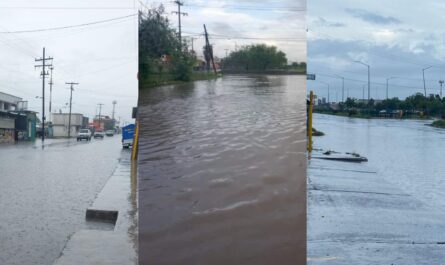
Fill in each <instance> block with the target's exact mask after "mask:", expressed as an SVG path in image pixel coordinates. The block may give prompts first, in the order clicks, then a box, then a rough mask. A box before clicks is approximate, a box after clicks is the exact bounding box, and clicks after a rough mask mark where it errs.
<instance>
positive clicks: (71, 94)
mask: <svg viewBox="0 0 445 265" xmlns="http://www.w3.org/2000/svg"><path fill="white" fill-rule="evenodd" d="M65 84H67V85H70V115H69V117H68V139H69V138H71V106H72V104H73V90H74V88H73V86H74V85H78V84H79V83H74V82H67V83H65Z"/></svg>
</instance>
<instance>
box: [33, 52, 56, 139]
mask: <svg viewBox="0 0 445 265" xmlns="http://www.w3.org/2000/svg"><path fill="white" fill-rule="evenodd" d="M47 60H48V61H51V63H49V64H47V63H46V61H47ZM52 60H53V58H52V57H45V47H43V57H42V58H39V59H35V61H36V62H42V64H39V65H35V66H34V67H35V68H37V67H42V73H41V75H42V144H43V142H44V141H45V119H46V117H45V76H46V75H48V72H45V71H46V67H52V66H53V65H52Z"/></svg>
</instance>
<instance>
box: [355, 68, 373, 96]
mask: <svg viewBox="0 0 445 265" xmlns="http://www.w3.org/2000/svg"><path fill="white" fill-rule="evenodd" d="M354 62H355V63H359V64H363V65H364V66H366V67H368V102H369V100H370V99H371V66H370V65H369V64H365V63H364V62H362V61H354Z"/></svg>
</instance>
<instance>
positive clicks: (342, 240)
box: [308, 114, 445, 265]
mask: <svg viewBox="0 0 445 265" xmlns="http://www.w3.org/2000/svg"><path fill="white" fill-rule="evenodd" d="M429 122H430V121H415V120H365V119H350V118H345V117H336V116H329V115H318V114H317V115H315V119H314V127H315V128H317V130H321V131H323V132H324V133H325V134H326V135H325V136H322V137H316V138H315V139H314V141H315V148H322V149H325V150H327V149H331V150H335V151H340V152H354V151H355V152H357V153H359V154H361V155H363V156H366V157H367V158H368V160H369V162H367V163H363V164H355V163H345V162H334V161H326V160H317V159H311V160H310V161H309V162H308V261H309V262H308V264H333V265H340V264H341V265H346V264H355V265H362V264H363V265H364V264H394V265H396V264H400V265H418V264H428V265H436V264H437V265H439V264H445V233H444V232H443V231H445V221H444V220H445V178H444V175H445V163H443V150H445V130H441V129H435V128H432V127H429V126H425V123H429Z"/></svg>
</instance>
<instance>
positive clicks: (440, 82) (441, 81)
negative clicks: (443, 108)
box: [439, 80, 444, 98]
mask: <svg viewBox="0 0 445 265" xmlns="http://www.w3.org/2000/svg"><path fill="white" fill-rule="evenodd" d="M443 82H444V81H443V80H439V84H440V98H442V85H443Z"/></svg>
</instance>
